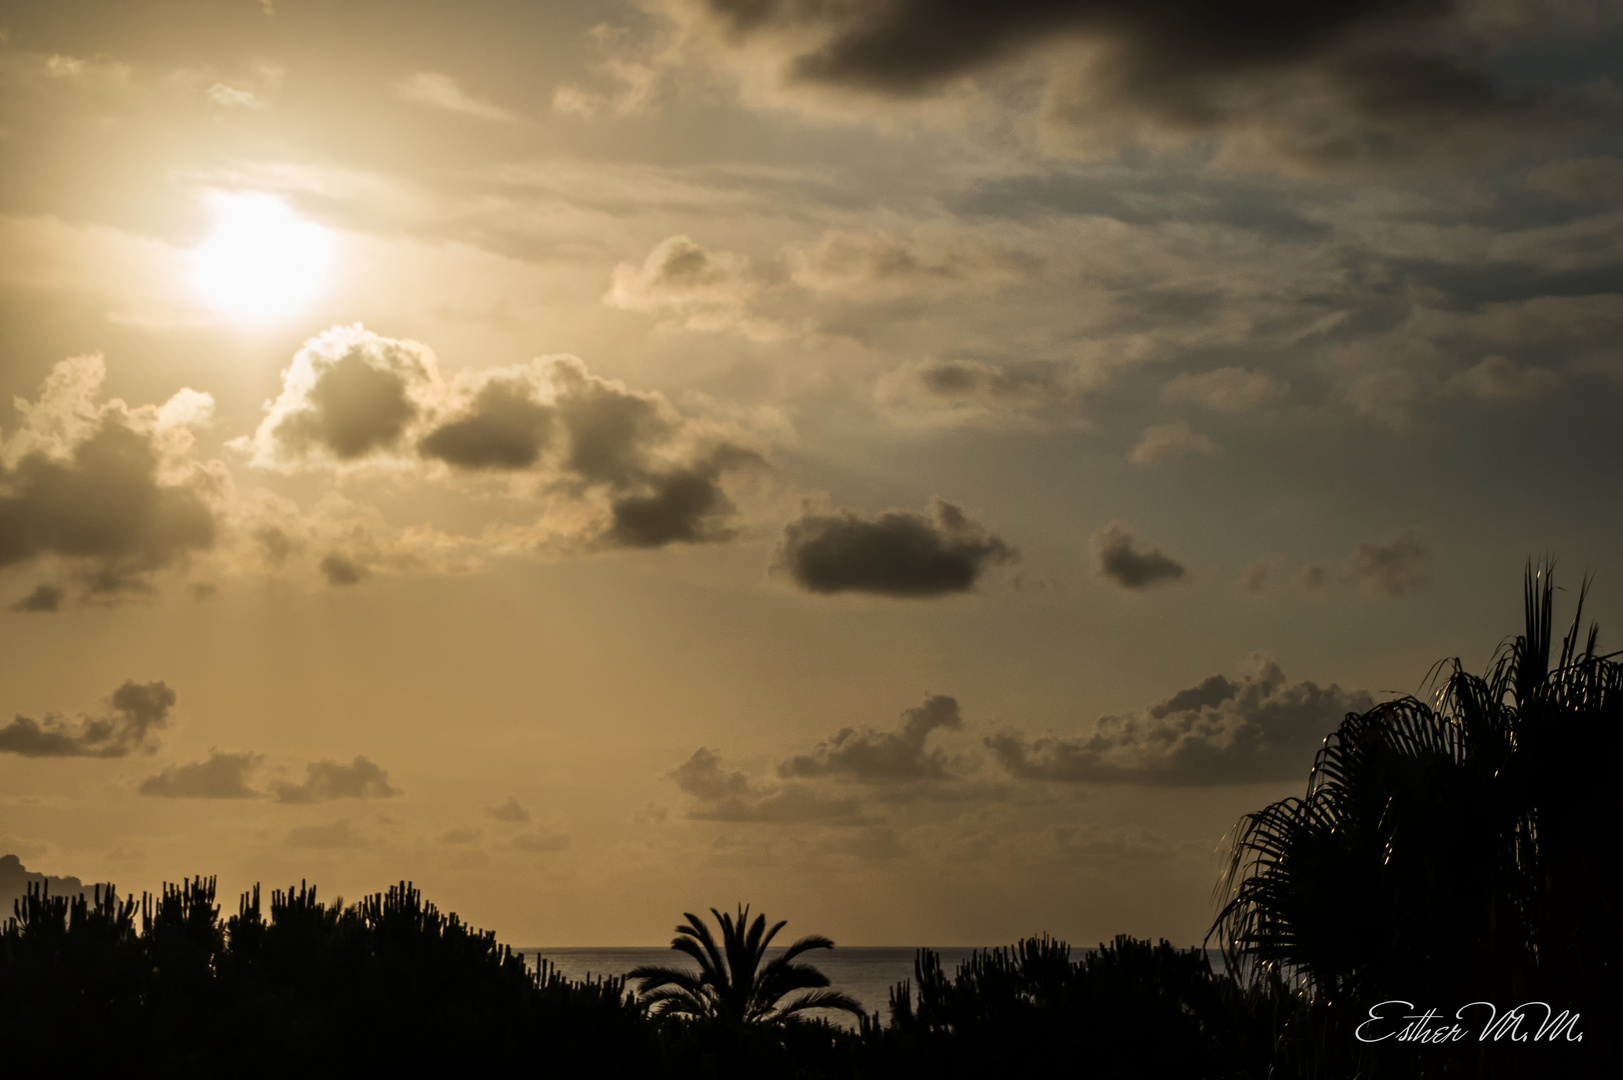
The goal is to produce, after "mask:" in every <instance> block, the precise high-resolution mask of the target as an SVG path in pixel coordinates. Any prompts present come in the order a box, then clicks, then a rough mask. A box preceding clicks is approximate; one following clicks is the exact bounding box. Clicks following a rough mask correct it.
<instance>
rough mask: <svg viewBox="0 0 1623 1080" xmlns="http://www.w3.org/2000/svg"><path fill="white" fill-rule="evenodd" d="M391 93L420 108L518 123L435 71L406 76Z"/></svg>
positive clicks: (448, 77)
mask: <svg viewBox="0 0 1623 1080" xmlns="http://www.w3.org/2000/svg"><path fill="white" fill-rule="evenodd" d="M394 92H395V94H396V95H398V96H399V97H402V98H404V99H406V100H407V101H414V102H416V103H417V104H419V105H429V106H432V107H433V108H436V109H444V110H445V111H446V112H454V113H461V114H462V115H464V116H473V117H477V118H479V119H480V120H495V121H499V122H502V123H513V122H515V121H517V120H518V119H519V117H518V116H517V115H515V114H513V113H511V112H508V111H507V110H506V109H504V108H502V107H501V106H499V105H493V104H491V103H490V102H488V101H481V100H479V99H478V98H476V97H473V96H471V95H469V94H468V93H467V92H466V91H465V90H463V89H462V87H461V85H460V84H458V82H457V81H456V80H455V79H453V78H452V77H451V76H449V75H444V74H441V73H440V72H437V71H418V72H415V73H413V74H411V75H408V76H406V77H405V78H404V79H401V80H400V81H399V82H397V83H395V84H394Z"/></svg>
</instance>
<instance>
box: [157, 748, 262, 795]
mask: <svg viewBox="0 0 1623 1080" xmlns="http://www.w3.org/2000/svg"><path fill="white" fill-rule="evenodd" d="M259 762H260V756H259V755H258V754H252V753H242V754H222V753H220V752H219V751H218V750H215V751H211V752H210V753H209V756H208V758H207V759H206V760H204V761H194V762H189V763H187V764H185V765H170V766H168V767H167V768H165V769H164V770H163V771H162V772H159V773H158V774H157V775H155V776H149V777H147V778H146V779H145V780H143V781H141V789H140V790H141V794H143V795H156V796H159V797H161V798H166V799H257V798H259V797H260V796H261V795H262V794H263V793H262V792H259V791H255V790H254V788H253V787H252V786H251V785H250V784H249V783H248V777H249V775H250V774H251V773H252V772H253V771H254V769H256V768H257V767H258V765H259Z"/></svg>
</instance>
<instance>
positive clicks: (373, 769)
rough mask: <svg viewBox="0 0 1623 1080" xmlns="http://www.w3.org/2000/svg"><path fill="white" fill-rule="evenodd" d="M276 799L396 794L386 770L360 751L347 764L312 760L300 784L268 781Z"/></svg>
mask: <svg viewBox="0 0 1623 1080" xmlns="http://www.w3.org/2000/svg"><path fill="white" fill-rule="evenodd" d="M271 793H272V794H274V795H275V796H276V801H277V802H283V803H312V802H327V801H328V800H331V799H384V798H389V797H391V796H394V795H399V794H400V791H399V789H397V788H392V787H390V786H389V774H388V773H387V772H385V771H384V770H383V769H381V768H379V767H378V766H377V765H376V764H375V763H374V762H372V761H370V760H368V759H367V758H366V757H364V756H363V755H360V754H357V755H356V756H355V760H354V761H352V762H350V763H349V764H348V765H345V764H342V763H341V762H337V761H312V762H311V763H310V764H309V765H307V766H306V767H305V778H304V782H303V783H302V784H294V783H291V782H289V781H287V780H278V781H277V782H275V783H273V784H272V785H271Z"/></svg>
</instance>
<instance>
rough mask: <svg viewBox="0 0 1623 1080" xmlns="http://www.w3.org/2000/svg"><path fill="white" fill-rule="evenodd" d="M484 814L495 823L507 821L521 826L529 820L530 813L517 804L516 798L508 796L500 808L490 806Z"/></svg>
mask: <svg viewBox="0 0 1623 1080" xmlns="http://www.w3.org/2000/svg"><path fill="white" fill-rule="evenodd" d="M485 813H486V814H487V815H489V816H490V817H493V818H495V819H496V820H497V821H508V822H513V823H514V824H519V825H522V824H523V823H524V822H526V821H529V820H530V812H529V811H528V810H526V809H524V807H522V806H520V805H519V803H518V796H516V795H509V796H508V797H507V801H506V802H504V803H502V804H501V805H500V806H492V807H491V808H490V809H488V810H486V811H485Z"/></svg>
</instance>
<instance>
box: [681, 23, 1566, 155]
mask: <svg viewBox="0 0 1623 1080" xmlns="http://www.w3.org/2000/svg"><path fill="white" fill-rule="evenodd" d="M668 2H670V3H672V4H673V5H675V6H676V7H677V8H678V9H685V10H687V11H697V12H699V13H700V17H699V18H698V19H697V20H692V21H693V23H694V25H698V26H704V27H708V28H710V29H711V30H712V31H713V32H715V33H716V36H718V37H719V38H720V39H721V40H723V41H725V42H727V43H729V44H730V45H732V46H734V47H738V48H746V49H754V50H757V51H763V50H764V51H765V52H766V53H768V54H769V55H770V56H771V57H772V58H773V61H775V63H776V64H777V66H778V68H779V71H780V74H781V75H782V77H783V81H784V82H785V83H786V84H789V85H795V84H800V85H821V86H832V87H844V88H852V89H859V90H863V91H867V92H871V93H876V94H880V95H885V96H890V97H898V98H912V97H922V96H926V95H931V94H935V93H937V92H941V91H944V90H946V89H948V88H949V87H951V86H952V85H953V84H955V83H957V82H959V81H960V80H962V79H964V78H965V77H972V76H977V75H981V74H983V73H987V72H990V71H992V70H994V69H997V68H1000V67H1004V66H1007V65H1009V64H1010V63H1011V62H1015V61H1022V62H1033V63H1035V64H1037V65H1041V69H1042V70H1045V71H1046V73H1047V76H1048V78H1049V80H1050V90H1051V92H1050V95H1049V106H1050V114H1051V115H1050V119H1057V120H1058V121H1060V122H1061V123H1062V124H1070V125H1073V126H1075V127H1078V128H1089V129H1095V130H1109V129H1111V128H1113V127H1115V128H1119V127H1120V126H1121V125H1122V124H1123V122H1124V120H1126V121H1128V122H1131V118H1132V114H1135V113H1136V114H1138V116H1140V117H1145V118H1149V119H1151V120H1152V121H1153V122H1155V123H1157V124H1158V125H1159V126H1160V127H1162V128H1163V129H1172V130H1182V131H1184V132H1188V131H1199V130H1203V129H1210V128H1213V127H1217V126H1219V125H1225V124H1227V125H1236V124H1245V123H1249V122H1252V121H1254V120H1256V119H1257V118H1259V117H1265V118H1266V119H1267V121H1269V122H1271V123H1274V124H1276V125H1278V126H1282V127H1288V128H1290V129H1291V141H1292V142H1294V143H1295V144H1296V147H1295V148H1296V149H1297V150H1298V151H1299V152H1302V153H1304V154H1307V155H1312V156H1319V157H1336V158H1341V159H1350V158H1356V157H1368V156H1384V155H1392V154H1402V153H1425V152H1427V151H1428V150H1429V149H1430V148H1429V147H1428V146H1427V145H1426V141H1427V140H1426V139H1425V138H1424V131H1423V130H1422V129H1425V128H1427V127H1429V128H1431V129H1433V133H1434V136H1438V135H1440V136H1444V137H1446V138H1448V139H1453V138H1456V137H1458V133H1457V129H1458V128H1460V127H1461V126H1464V125H1469V124H1472V123H1475V122H1479V121H1482V120H1484V119H1487V120H1489V121H1496V120H1499V119H1501V118H1517V119H1527V118H1530V117H1531V116H1534V115H1537V111H1538V110H1537V106H1538V104H1539V103H1538V102H1537V101H1535V100H1533V99H1530V98H1527V97H1525V96H1517V95H1515V94H1512V93H1510V92H1508V91H1506V90H1505V89H1503V88H1502V87H1501V86H1500V85H1499V84H1498V83H1497V82H1496V80H1495V79H1494V78H1493V77H1492V76H1491V75H1489V74H1488V72H1487V70H1486V69H1485V68H1484V67H1482V66H1480V65H1479V57H1480V56H1481V55H1482V54H1483V53H1485V52H1486V51H1487V49H1486V48H1485V45H1486V44H1487V43H1488V42H1490V41H1496V40H1500V39H1506V40H1514V38H1513V37H1511V35H1513V34H1514V33H1515V30H1516V15H1515V11H1514V9H1513V8H1512V9H1508V10H1502V11H1496V12H1494V13H1493V16H1491V17H1488V18H1481V17H1474V16H1480V15H1481V14H1482V13H1481V12H1480V11H1478V10H1476V9H1475V8H1474V6H1471V5H1464V4H1457V3H1454V2H1452V0H1335V2H1331V3H1323V4H1300V3H1289V2H1284V0H1235V2H1229V3H1210V2H1205V0H1013V2H1009V3H997V4H988V3H983V2H980V0H875V2H872V3H858V4H844V3H825V2H822V0H668ZM1467 8H1470V10H1467ZM1521 19H1522V21H1523V23H1524V24H1525V23H1526V22H1527V15H1526V13H1523V14H1522V15H1521ZM1522 29H1523V33H1524V35H1525V26H1524V27H1523V28H1522ZM1124 114H1125V115H1124ZM1451 128H1452V129H1454V130H1451ZM1439 141H1443V140H1442V139H1439V138H1436V137H1434V138H1433V139H1432V140H1431V142H1432V143H1437V142H1439Z"/></svg>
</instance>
